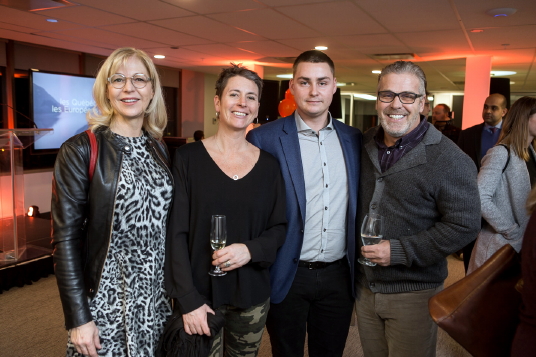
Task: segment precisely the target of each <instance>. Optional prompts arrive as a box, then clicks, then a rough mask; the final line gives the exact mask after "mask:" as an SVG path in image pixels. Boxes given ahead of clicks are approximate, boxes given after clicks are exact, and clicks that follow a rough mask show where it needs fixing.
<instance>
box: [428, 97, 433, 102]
mask: <svg viewBox="0 0 536 357" xmlns="http://www.w3.org/2000/svg"><path fill="white" fill-rule="evenodd" d="M426 99H428V100H431V101H433V100H434V97H428V98H426Z"/></svg>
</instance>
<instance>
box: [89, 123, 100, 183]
mask: <svg viewBox="0 0 536 357" xmlns="http://www.w3.org/2000/svg"><path fill="white" fill-rule="evenodd" d="M86 134H87V136H88V137H89V146H90V149H91V151H90V156H89V182H91V181H92V180H93V173H94V172H95V165H96V164H97V156H98V154H99V152H98V149H97V138H96V137H95V133H93V132H92V131H91V130H89V129H88V130H86Z"/></svg>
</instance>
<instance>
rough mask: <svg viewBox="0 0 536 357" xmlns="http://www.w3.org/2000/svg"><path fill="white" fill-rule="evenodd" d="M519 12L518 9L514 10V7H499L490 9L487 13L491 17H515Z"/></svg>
mask: <svg viewBox="0 0 536 357" xmlns="http://www.w3.org/2000/svg"><path fill="white" fill-rule="evenodd" d="M516 12H517V9H514V8H513V7H499V8H496V9H490V10H488V11H486V14H488V15H489V16H491V17H506V16H510V15H513V14H515V13H516Z"/></svg>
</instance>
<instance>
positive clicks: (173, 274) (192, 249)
mask: <svg viewBox="0 0 536 357" xmlns="http://www.w3.org/2000/svg"><path fill="white" fill-rule="evenodd" d="M261 91H262V80H261V79H260V78H259V76H258V75H257V73H255V72H253V71H250V70H248V69H246V68H244V67H241V66H236V65H232V66H231V67H229V68H225V69H223V71H222V72H221V73H220V76H219V78H218V80H217V82H216V96H215V97H214V106H215V108H216V115H217V117H218V118H219V126H218V131H217V133H216V134H215V135H214V136H212V137H209V138H207V139H204V140H202V141H198V142H194V143H190V144H188V145H183V146H181V147H180V148H179V149H178V150H177V152H176V154H175V159H174V163H173V170H172V171H173V176H174V178H175V193H174V199H173V208H172V211H171V218H170V226H169V231H168V246H167V248H166V287H167V290H168V291H169V293H170V295H171V297H173V298H176V299H177V302H178V308H179V309H180V311H181V313H182V314H183V315H182V316H183V321H184V329H185V331H186V333H188V334H199V335H203V334H204V335H210V331H209V328H208V325H207V313H209V314H214V310H216V309H217V310H220V311H221V312H222V313H223V315H224V317H225V326H224V331H225V332H224V334H223V343H222V341H221V337H222V332H221V331H220V333H219V334H218V336H215V338H214V341H213V342H212V348H211V352H210V355H211V356H219V351H220V349H221V348H223V350H224V353H225V356H241V357H243V356H256V355H257V352H258V348H259V345H260V342H261V338H262V333H263V330H264V325H265V322H266V316H267V312H268V309H269V307H270V303H269V297H270V277H269V271H268V267H269V266H270V265H271V264H272V263H273V262H274V260H275V258H276V252H277V249H278V248H279V247H280V246H281V245H282V244H283V242H284V240H285V228H286V218H285V213H286V212H285V205H286V203H285V191H284V184H283V178H282V176H281V172H280V169H279V163H278V162H277V160H276V159H275V158H274V157H272V156H271V155H270V154H268V153H267V152H265V151H262V150H259V149H258V148H257V147H255V146H253V145H252V144H250V143H248V142H247V141H246V139H245V132H246V128H247V127H248V125H249V124H250V123H251V122H252V121H253V119H254V118H256V117H257V113H258V110H259V101H260V94H261ZM212 215H225V216H226V217H227V245H226V247H225V248H223V249H221V250H217V251H216V252H213V251H212V249H211V246H210V239H209V237H210V228H211V217H212ZM213 265H214V266H216V265H217V266H220V267H221V269H222V270H223V271H225V272H227V274H226V275H225V276H215V277H213V276H210V275H209V274H208V271H209V269H210V268H212V266H213ZM212 337H214V336H212Z"/></svg>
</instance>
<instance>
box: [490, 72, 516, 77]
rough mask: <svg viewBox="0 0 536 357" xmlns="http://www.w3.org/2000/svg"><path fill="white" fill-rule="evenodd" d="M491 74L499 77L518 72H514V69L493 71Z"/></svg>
mask: <svg viewBox="0 0 536 357" xmlns="http://www.w3.org/2000/svg"><path fill="white" fill-rule="evenodd" d="M490 74H491V75H492V76H493V77H499V76H509V75H511V74H517V72H514V71H491V72H490Z"/></svg>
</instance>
